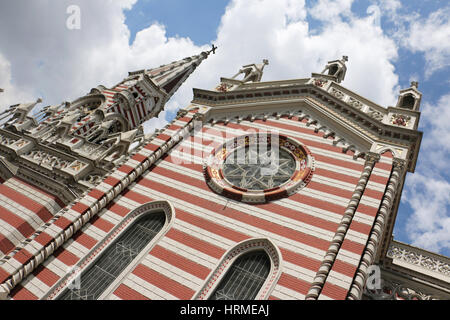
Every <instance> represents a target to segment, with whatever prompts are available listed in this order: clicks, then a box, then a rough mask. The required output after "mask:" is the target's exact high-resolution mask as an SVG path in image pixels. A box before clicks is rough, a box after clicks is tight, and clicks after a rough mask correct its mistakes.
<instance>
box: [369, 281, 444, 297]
mask: <svg viewBox="0 0 450 320" xmlns="http://www.w3.org/2000/svg"><path fill="white" fill-rule="evenodd" d="M380 287H381V288H380V289H371V290H369V289H367V288H366V289H365V290H364V294H365V296H366V297H367V298H369V299H372V300H436V299H437V298H436V297H433V296H431V295H428V294H425V293H422V292H419V291H416V290H413V289H411V288H408V286H406V285H404V284H401V283H398V282H392V281H387V280H384V279H381V286H380Z"/></svg>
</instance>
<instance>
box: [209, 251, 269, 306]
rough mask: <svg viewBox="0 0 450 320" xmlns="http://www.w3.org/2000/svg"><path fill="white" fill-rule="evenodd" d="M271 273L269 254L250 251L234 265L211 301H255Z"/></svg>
mask: <svg viewBox="0 0 450 320" xmlns="http://www.w3.org/2000/svg"><path fill="white" fill-rule="evenodd" d="M269 271H270V258H269V256H268V255H267V253H266V252H265V251H264V250H256V251H250V252H248V253H246V254H244V255H242V256H240V257H239V258H238V259H237V260H236V261H235V262H234V263H233V265H232V266H231V268H230V270H228V272H227V273H226V275H225V276H224V277H223V279H222V281H220V283H219V285H218V286H217V288H216V290H214V292H213V293H212V294H211V296H210V297H209V300H253V299H255V297H256V295H257V294H258V292H259V290H260V289H261V287H262V286H263V284H264V282H265V281H266V278H267V276H268V275H269Z"/></svg>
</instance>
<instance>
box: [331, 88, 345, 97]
mask: <svg viewBox="0 0 450 320" xmlns="http://www.w3.org/2000/svg"><path fill="white" fill-rule="evenodd" d="M331 94H332V95H333V96H335V97H336V98H338V99H343V98H344V94H343V93H342V92H340V91H339V90H336V89H335V88H332V89H331Z"/></svg>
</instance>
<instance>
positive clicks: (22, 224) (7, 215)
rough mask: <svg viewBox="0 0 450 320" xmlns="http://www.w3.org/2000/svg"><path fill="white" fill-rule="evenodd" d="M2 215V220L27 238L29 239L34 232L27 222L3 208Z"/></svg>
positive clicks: (0, 208)
mask: <svg viewBox="0 0 450 320" xmlns="http://www.w3.org/2000/svg"><path fill="white" fill-rule="evenodd" d="M0 213H1V214H0V219H1V220H3V221H4V222H6V223H8V224H9V225H10V226H12V227H14V228H15V229H16V230H18V231H19V232H20V233H21V234H22V235H23V236H24V237H25V238H27V237H29V236H30V235H31V234H32V233H33V232H34V229H33V228H32V227H31V226H30V224H29V223H28V222H27V221H25V220H23V219H22V218H21V217H19V216H17V215H15V214H14V213H12V212H10V211H8V210H6V209H5V208H3V207H1V206H0Z"/></svg>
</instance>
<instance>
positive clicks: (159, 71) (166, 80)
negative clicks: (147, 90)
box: [145, 45, 217, 100]
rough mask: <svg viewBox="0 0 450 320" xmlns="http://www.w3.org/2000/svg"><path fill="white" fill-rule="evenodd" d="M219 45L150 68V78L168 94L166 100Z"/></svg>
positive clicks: (148, 73) (147, 71)
mask: <svg viewBox="0 0 450 320" xmlns="http://www.w3.org/2000/svg"><path fill="white" fill-rule="evenodd" d="M216 49H217V47H216V46H214V45H212V48H211V50H209V51H204V52H201V53H200V54H198V55H195V56H191V57H186V58H184V59H182V60H178V61H174V62H172V63H169V64H166V65H162V66H159V67H157V68H153V69H150V70H146V71H145V74H147V75H148V76H149V77H150V79H151V80H152V81H153V82H154V83H155V84H156V85H157V86H159V87H160V88H161V89H163V90H164V92H165V93H166V94H167V97H166V100H169V99H170V97H171V96H172V95H173V94H174V93H175V92H176V91H177V89H178V88H179V87H180V86H181V84H182V83H183V82H184V81H185V80H186V79H187V78H188V77H189V76H190V75H191V73H192V72H194V70H195V69H196V68H197V67H198V66H199V65H200V63H202V61H203V60H205V59H206V58H208V56H209V55H210V54H211V52H212V53H213V54H215V53H216Z"/></svg>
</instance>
